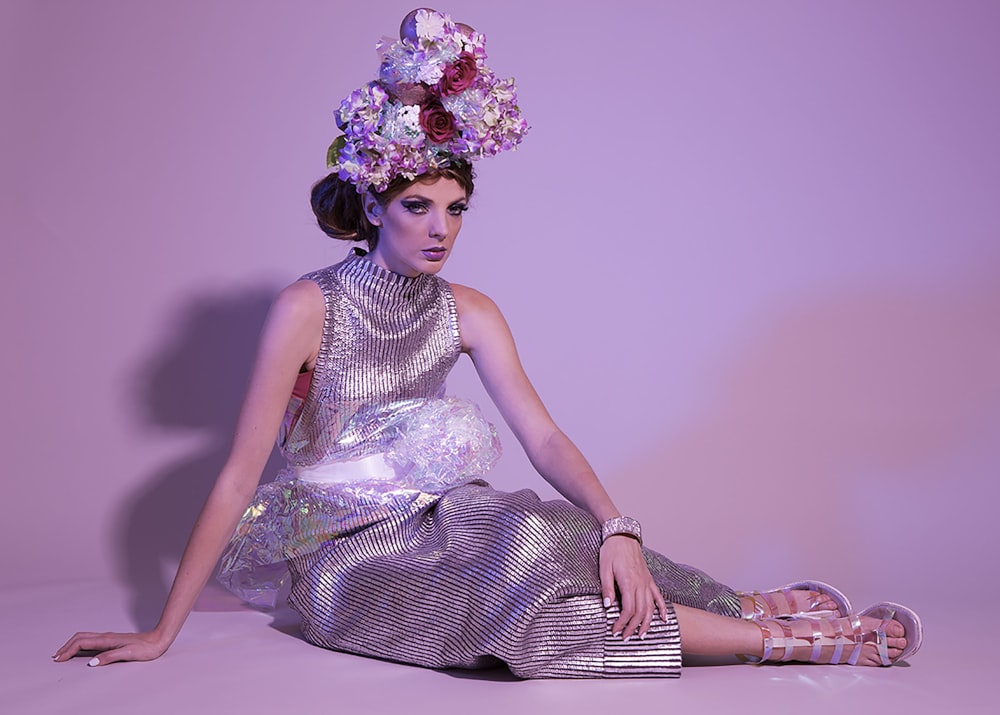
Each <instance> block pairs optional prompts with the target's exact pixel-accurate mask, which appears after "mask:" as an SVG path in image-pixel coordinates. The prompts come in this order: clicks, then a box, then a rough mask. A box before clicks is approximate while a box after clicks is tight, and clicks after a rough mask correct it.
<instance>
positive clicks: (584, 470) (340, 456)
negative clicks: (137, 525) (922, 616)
mask: <svg viewBox="0 0 1000 715" xmlns="http://www.w3.org/2000/svg"><path fill="white" fill-rule="evenodd" d="M400 38H401V39H400V41H399V42H394V43H392V44H391V45H389V46H386V47H383V48H382V53H383V61H382V65H381V67H380V70H379V79H378V80H377V81H375V82H371V83H369V84H368V85H366V86H365V87H363V88H361V89H359V90H357V91H356V92H354V93H352V94H351V95H350V96H349V97H348V98H347V99H345V100H344V102H343V103H342V105H341V108H340V110H339V112H338V125H339V126H340V128H341V130H342V131H343V132H344V135H343V136H341V137H340V138H338V139H337V141H335V142H334V143H333V145H332V146H331V148H330V152H329V155H328V163H329V164H330V166H331V167H332V168H333V169H334V173H331V174H330V175H329V176H328V177H327V178H326V179H324V180H323V181H321V182H319V183H318V184H317V185H316V186H315V187H314V189H313V197H312V198H313V208H314V210H315V212H316V215H317V219H318V222H319V225H320V227H321V228H322V229H323V230H324V231H326V232H327V233H328V234H329V235H331V236H332V237H334V238H339V239H346V240H351V241H362V242H365V243H366V244H367V246H368V251H367V252H365V251H360V250H356V251H355V252H354V253H353V254H352V255H351V256H349V257H348V258H347V259H346V260H344V261H342V262H341V263H338V264H335V265H333V266H330V267H328V268H325V269H322V270H320V271H316V272H315V273H311V274H309V275H307V276H304V277H303V279H301V280H299V281H297V282H296V283H293V284H292V285H291V286H289V287H288V288H286V289H285V290H284V291H282V293H281V294H280V295H279V296H278V298H277V300H276V301H275V303H274V306H273V307H272V309H271V311H270V314H269V316H268V318H267V321H266V324H265V327H264V330H263V334H262V338H261V344H260V349H259V353H258V356H257V361H256V364H255V367H254V371H253V376H252V378H251V382H250V386H249V388H248V392H247V396H246V399H245V402H244V405H243V409H242V411H241V414H240V418H239V421H238V424H237V429H236V434H235V438H234V442H233V446H232V450H231V453H230V456H229V458H228V460H227V461H226V464H225V466H224V467H223V469H222V472H221V473H220V475H219V477H218V479H217V481H216V484H215V486H214V488H213V490H212V492H211V494H210V495H209V497H208V500H207V502H206V504H205V506H204V508H203V510H202V513H201V515H200V516H199V518H198V520H197V522H196V524H195V527H194V530H193V532H192V535H191V538H190V541H189V543H188V546H187V548H186V549H185V553H184V556H183V558H182V560H181V564H180V567H179V569H178V573H177V576H176V578H175V581H174V584H173V587H172V589H171V592H170V595H169V597H168V599H167V603H166V605H165V607H164V611H163V615H162V617H161V619H160V621H159V623H158V624H157V626H156V627H155V628H154V629H153V630H152V631H150V632H148V633H136V634H116V633H78V634H76V635H75V636H73V638H71V639H70V640H69V641H68V642H67V643H66V644H65V645H63V646H62V647H61V648H60V649H59V651H58V652H57V653H56V655H55V656H54V658H55V659H56V660H58V661H65V660H68V659H69V658H71V657H73V656H74V655H76V654H77V653H79V652H80V651H98V652H99V654H98V655H97V656H95V657H94V658H93V659H92V660H91V661H90V665H105V664H108V663H111V662H116V661H122V660H150V659H153V658H156V657H158V656H159V655H161V654H162V653H163V652H164V651H165V650H166V649H167V648H168V647H169V645H170V644H171V642H172V641H173V639H174V638H175V637H176V635H177V633H178V632H179V630H180V628H181V626H182V624H183V622H184V620H185V619H186V617H187V615H188V613H189V612H190V610H191V608H192V606H193V604H194V601H195V599H196V598H197V596H198V593H199V592H200V591H201V589H202V587H203V586H204V584H205V583H206V581H207V580H208V578H209V576H210V574H211V572H212V570H213V568H214V566H215V564H216V562H217V560H218V558H219V555H220V554H222V552H223V551H224V550H226V545H227V542H229V548H228V550H226V554H225V556H224V558H223V570H222V574H221V576H222V579H223V581H224V582H225V583H226V584H227V585H228V586H229V587H230V588H232V589H233V590H234V591H236V592H237V593H239V594H240V595H242V596H243V597H244V598H246V599H247V600H249V601H252V602H258V603H267V602H271V600H272V599H273V594H274V592H275V591H276V590H277V588H278V587H279V586H280V585H281V583H282V582H283V580H284V579H285V577H286V576H288V575H290V577H291V584H292V586H291V594H290V597H289V602H290V604H291V605H292V607H293V608H295V609H296V610H297V611H298V612H299V613H300V614H301V616H302V626H303V634H304V635H305V637H306V639H307V640H309V641H310V642H313V643H315V644H317V645H320V646H324V647H329V648H334V649H338V650H345V651H349V652H355V653H360V654H365V655H374V656H378V657H382V658H387V659H392V660H398V661H401V662H408V663H414V664H418V665H424V666H429V667H466V668H476V667H484V666H487V665H493V664H496V663H498V662H503V663H505V664H506V665H507V666H508V667H510V669H511V670H512V672H514V673H515V674H517V675H520V676H522V677H604V676H636V675H640V676H642V675H667V676H669V675H677V674H679V669H680V659H681V652H682V646H681V640H680V634H681V633H683V634H684V640H683V652H684V653H692V654H702V655H743V656H747V657H748V658H750V659H757V660H803V661H812V662H833V663H841V662H846V663H851V664H859V665H889V664H890V663H892V662H894V661H896V660H898V659H900V658H903V657H907V656H909V655H911V654H913V653H914V652H916V649H917V648H918V647H919V645H920V638H921V632H920V622H919V619H918V618H917V617H916V614H914V613H913V612H912V611H910V610H909V609H906V608H904V607H901V606H896V605H894V604H879V605H877V606H874V607H872V608H870V609H868V610H866V611H863V612H861V613H859V614H851V613H850V610H851V609H850V604H849V602H848V601H847V599H846V598H845V597H844V596H843V594H841V593H840V592H839V591H837V590H836V589H833V588H832V587H830V586H827V585H826V584H821V583H819V582H801V583H798V584H790V585H789V586H787V587H783V588H780V589H775V590H774V591H770V592H765V593H737V592H734V591H733V590H732V589H730V588H728V587H726V586H724V585H722V584H720V583H718V582H716V581H714V580H713V579H711V578H709V577H708V576H706V575H705V574H703V573H701V572H700V571H698V570H696V569H692V568H690V567H685V566H681V565H678V564H674V563H673V562H671V561H669V560H668V559H666V558H664V557H662V556H660V555H659V554H656V553H655V552H652V551H649V550H644V549H643V548H642V546H641V531H640V528H639V525H638V523H637V522H635V521H634V520H633V519H630V518H628V517H624V516H622V515H621V513H620V512H619V510H618V509H617V507H616V506H615V505H614V503H613V502H612V500H611V498H610V497H609V496H608V494H607V492H606V491H605V490H604V488H603V487H602V485H601V483H600V482H599V480H598V479H597V477H596V475H595V474H594V472H593V470H592V469H591V468H590V466H589V465H588V464H587V462H586V460H585V459H584V457H583V456H582V454H581V453H580V452H579V450H578V449H577V448H576V447H575V446H574V445H573V443H572V442H571V441H570V440H569V439H568V438H567V437H566V436H565V435H564V434H563V433H562V432H561V431H560V430H559V428H558V427H557V426H556V425H555V423H554V422H553V421H552V419H551V417H550V416H549V414H548V413H547V411H546V410H545V407H544V405H543V404H542V403H541V401H540V400H539V398H538V395H537V394H536V393H535V391H534V389H533V388H532V386H531V384H530V382H529V381H528V378H527V376H526V375H525V373H524V370H523V368H522V367H521V364H520V361H519V359H518V356H517V352H516V350H515V347H514V341H513V339H512V337H511V334H510V331H509V330H508V328H507V325H506V323H505V321H504V319H503V316H502V315H501V313H500V311H499V310H498V309H497V307H496V306H495V305H494V304H493V303H492V301H490V300H489V299H488V298H487V297H486V296H484V295H483V294H481V293H478V292H477V291H475V290H473V289H471V288H466V287H463V286H459V285H450V284H448V283H446V282H445V281H443V280H441V279H440V278H438V277H437V275H436V274H437V273H438V272H439V271H440V270H441V268H442V267H443V265H444V263H445V261H446V260H447V259H448V257H449V256H450V254H451V251H452V250H453V248H454V244H455V240H456V238H457V236H458V233H459V231H460V229H461V225H462V215H463V213H464V212H465V210H466V209H467V207H468V200H469V197H470V196H471V194H472V192H473V175H472V169H471V165H470V163H469V162H470V161H471V160H474V159H478V158H480V157H482V156H489V155H493V154H496V153H498V152H500V151H503V150H506V149H509V148H513V147H514V146H516V145H517V144H518V143H519V142H520V140H521V138H522V137H523V135H524V133H525V132H526V130H527V125H526V124H525V122H524V120H523V118H522V117H521V114H520V111H519V110H518V108H517V105H516V96H515V92H514V86H513V82H512V81H510V80H500V79H498V78H496V77H495V76H494V75H493V73H492V71H491V70H490V69H489V68H488V66H487V65H486V62H485V60H486V53H485V48H484V39H483V37H482V35H480V34H478V33H476V32H474V31H473V30H472V29H471V28H469V27H468V26H465V25H462V24H458V23H454V22H452V21H451V20H450V18H448V17H447V16H445V15H441V14H439V13H436V12H434V11H432V10H426V9H421V10H417V11H414V12H412V13H410V14H409V15H408V16H407V17H406V18H405V19H404V21H403V25H402V27H401V31H400ZM461 353H465V354H467V355H469V356H470V357H471V359H472V360H473V363H474V364H475V367H476V370H477V372H478V374H479V375H480V377H481V379H482V381H483V384H484V385H485V387H486V389H487V391H488V393H489V394H490V396H491V398H492V399H493V400H494V402H495V403H496V405H497V407H498V408H499V410H500V412H501V414H502V415H503V417H504V419H505V421H506V422H507V423H508V424H509V425H510V427H511V429H512V430H513V432H514V434H515V435H516V436H517V438H518V440H519V441H520V443H521V444H522V446H523V447H524V449H525V451H526V453H527V455H528V456H529V458H530V459H531V462H532V464H533V465H534V466H535V467H536V468H537V470H538V471H539V473H540V474H541V475H542V476H543V477H544V478H545V479H546V480H548V481H549V482H550V483H551V484H552V485H553V486H554V487H555V488H556V489H557V490H558V491H559V492H560V493H561V494H562V495H563V496H565V497H566V498H567V499H568V500H569V501H570V502H572V505H570V504H567V503H566V502H561V501H557V502H546V503H543V502H540V501H539V500H538V498H537V497H536V496H535V495H534V494H533V493H532V492H529V491H523V492H518V493H515V494H505V493H502V492H497V491H495V490H493V489H491V488H490V487H489V486H488V485H487V484H486V483H485V482H483V481H482V480H481V479H480V477H482V475H483V474H485V473H486V471H487V470H488V469H489V468H490V467H491V466H492V464H493V462H494V461H495V460H496V458H497V457H498V456H499V446H498V443H497V441H496V435H495V432H494V430H493V429H492V427H491V426H490V425H489V424H488V423H486V422H485V420H483V418H482V417H481V415H480V414H479V413H478V410H476V408H475V407H474V406H472V405H470V404H468V403H465V402H463V401H461V400H456V399H454V398H447V397H445V396H444V392H443V390H444V380H445V377H446V376H447V374H448V371H449V370H450V369H451V367H452V366H453V365H454V363H455V361H456V360H457V359H458V357H459V355H460V354H461ZM276 437H277V438H278V442H279V445H280V446H281V449H282V451H283V453H284V454H285V456H286V457H287V458H288V460H289V469H288V470H286V472H284V473H283V474H282V476H281V477H279V479H278V480H277V481H276V482H274V483H272V484H268V485H264V486H262V487H259V488H258V487H257V485H258V482H259V480H260V476H261V471H262V469H263V466H264V464H265V462H266V460H267V457H268V455H269V453H270V449H271V444H272V442H273V440H274V439H275V438H276ZM248 504H249V508H248V507H247V505H248ZM241 514H242V518H241V516H240V515H241ZM234 530H235V532H236V535H235V536H233V533H234Z"/></svg>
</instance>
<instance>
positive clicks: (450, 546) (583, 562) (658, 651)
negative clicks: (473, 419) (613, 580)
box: [289, 482, 739, 678]
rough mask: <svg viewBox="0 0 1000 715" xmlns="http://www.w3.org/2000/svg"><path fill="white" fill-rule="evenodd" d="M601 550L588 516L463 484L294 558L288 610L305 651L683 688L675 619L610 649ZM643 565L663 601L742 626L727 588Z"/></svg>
mask: <svg viewBox="0 0 1000 715" xmlns="http://www.w3.org/2000/svg"><path fill="white" fill-rule="evenodd" d="M599 548H600V528H599V526H598V525H597V524H596V523H595V521H594V520H593V518H592V517H591V516H590V515H589V514H587V513H586V512H584V511H582V510H580V509H578V508H576V507H574V506H572V505H570V504H568V503H566V502H563V501H549V502H542V501H540V500H539V499H538V497H537V495H535V493H534V492H532V491H529V490H523V491H519V492H515V493H506V492H498V491H495V490H493V489H491V488H490V487H488V486H487V485H486V484H485V483H481V482H480V483H473V484H468V485H465V486H462V487H458V488H456V489H453V490H451V491H449V492H447V493H445V494H444V495H442V496H441V497H440V498H438V499H436V500H433V501H431V502H430V503H427V501H426V500H417V501H416V502H414V504H413V506H412V507H411V508H410V509H409V510H408V511H401V512H399V513H398V514H397V515H393V516H390V517H388V518H385V519H382V520H380V521H378V522H376V523H374V524H370V525H368V526H365V527H363V528H361V529H359V530H357V531H355V532H353V533H349V534H346V535H343V536H341V537H338V538H335V539H332V540H330V541H328V542H327V543H325V544H324V545H323V546H322V547H321V548H319V549H318V550H316V551H313V552H312V553H309V554H307V555H305V556H299V557H296V558H294V559H293V560H292V561H291V562H290V564H289V566H290V569H291V572H292V579H293V581H292V591H291V595H290V597H289V603H290V604H291V606H292V607H293V608H294V609H295V610H297V611H298V612H299V614H300V615H301V616H302V630H303V634H304V636H305V638H306V640H308V641H309V642H311V643H314V644H316V645H319V646H323V647H326V648H331V649H334V650H340V651H347V652H350V653H358V654H361V655H367V656H374V657H378V658H383V659H388V660H393V661H398V662H403V663H411V664H415V665H421V666H426V667H431V668H484V667H492V666H496V665H499V664H500V663H503V664H505V665H507V667H508V668H509V669H510V670H511V672H513V673H514V674H515V675H517V676H519V677H523V678H589V677H649V676H668V677H669V676H677V675H679V674H680V667H681V647H680V638H681V634H680V631H679V628H678V625H677V619H676V616H675V615H674V612H673V608H672V607H671V608H669V611H670V612H669V613H668V614H667V618H666V619H661V618H659V617H657V618H655V619H654V622H653V626H652V628H651V629H650V631H649V633H648V634H647V635H646V638H645V639H643V640H639V639H638V638H633V639H631V640H630V641H628V642H623V641H622V639H621V637H617V638H615V637H613V636H612V634H611V624H612V623H613V622H614V620H615V619H616V618H617V615H618V610H617V608H614V607H613V608H612V609H610V610H607V609H605V608H604V607H603V604H602V598H601V586H600V577H599V574H598V552H599ZM645 555H646V560H647V563H648V564H649V566H650V570H651V572H652V574H653V577H654V578H655V579H656V582H657V584H658V585H659V586H660V588H661V590H662V591H663V593H664V596H665V598H666V599H667V600H668V601H669V602H671V603H681V604H684V605H689V606H692V607H696V608H701V609H704V610H709V611H713V612H716V613H721V614H723V615H728V616H733V617H738V616H739V601H738V599H737V597H736V595H735V594H734V593H733V591H732V589H730V588H728V587H726V586H723V585H722V584H719V583H717V582H716V581H714V580H712V579H711V578H709V577H708V576H706V575H705V574H704V573H702V572H701V571H698V570H697V569H693V568H690V567H687V566H683V565H680V564H675V563H673V562H672V561H670V560H669V559H667V558H665V557H663V556H661V555H660V554H657V553H656V552H653V551H649V550H646V551H645Z"/></svg>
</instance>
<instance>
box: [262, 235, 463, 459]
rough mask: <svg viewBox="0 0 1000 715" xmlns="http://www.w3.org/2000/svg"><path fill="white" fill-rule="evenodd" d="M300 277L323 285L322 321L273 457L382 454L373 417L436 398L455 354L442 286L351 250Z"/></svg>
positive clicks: (447, 294) (451, 307)
mask: <svg viewBox="0 0 1000 715" xmlns="http://www.w3.org/2000/svg"><path fill="white" fill-rule="evenodd" d="M303 279H305V280H311V281H314V282H315V283H316V284H317V285H319V287H320V288H321V289H322V291H323V296H324V298H325V300H326V322H325V324H324V328H323V340H322V342H321V343H320V349H319V355H318V357H317V359H316V366H315V369H314V370H313V377H312V383H311V385H310V388H309V394H308V395H307V396H306V398H305V401H304V402H303V404H302V405H301V407H300V408H299V409H298V410H297V412H292V414H291V415H288V416H287V419H286V423H287V427H286V429H285V430H284V431H283V433H282V435H281V438H280V442H281V443H280V445H279V446H280V447H281V449H282V454H283V455H284V456H285V458H286V459H288V461H289V463H290V464H293V465H305V464H318V463H321V462H324V461H328V460H330V459H351V458H355V457H360V456H364V455H366V454H372V453H375V452H381V451H383V450H384V447H385V442H386V440H385V439H384V435H382V434H381V433H380V432H379V429H378V426H379V424H380V420H379V419H373V418H372V415H373V413H377V412H378V411H379V410H380V409H381V408H383V407H384V406H385V405H387V404H388V403H392V402H397V401H400V400H405V399H408V398H424V397H441V396H442V395H443V394H444V385H445V379H446V378H447V377H448V373H449V372H450V371H451V368H452V367H453V366H454V365H455V362H456V361H457V360H458V356H459V354H460V353H461V350H462V338H461V335H460V334H459V332H458V312H457V311H456V309H455V298H454V296H453V295H452V293H451V286H449V285H448V284H447V283H446V282H445V281H443V280H442V279H440V278H438V277H437V276H432V275H428V274H421V275H419V276H417V277H415V278H408V277H406V276H401V275H398V274H395V273H392V272H390V271H387V270H385V269H383V268H381V267H379V266H377V265H375V264H374V263H372V262H371V261H369V260H368V259H366V258H364V257H363V256H361V255H358V254H357V253H355V254H353V255H351V256H350V257H348V258H347V260H345V261H343V262H341V263H338V264H336V265H334V266H330V267H329V268H325V269H323V270H320V271H316V272H315V273H310V274H308V275H305V276H303ZM290 407H293V406H290ZM359 425H360V426H359Z"/></svg>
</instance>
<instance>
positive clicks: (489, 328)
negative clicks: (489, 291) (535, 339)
mask: <svg viewBox="0 0 1000 715" xmlns="http://www.w3.org/2000/svg"><path fill="white" fill-rule="evenodd" d="M451 289H452V293H453V294H454V295H455V307H456V309H457V310H458V325H459V331H460V332H461V333H462V349H463V350H465V351H466V352H475V351H476V349H477V348H480V347H485V346H487V345H491V344H493V345H495V344H496V341H497V340H498V339H499V340H502V341H508V340H510V329H509V328H508V327H507V321H506V320H504V317H503V314H502V313H501V312H500V308H498V307H497V304H496V303H494V302H493V300H492V299H491V298H490V297H489V296H488V295H486V294H485V293H482V292H480V291H478V290H476V289H475V288H469V287H468V286H463V285H457V284H454V283H453V284H452V286H451Z"/></svg>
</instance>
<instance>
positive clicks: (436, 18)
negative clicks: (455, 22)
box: [416, 10, 444, 40]
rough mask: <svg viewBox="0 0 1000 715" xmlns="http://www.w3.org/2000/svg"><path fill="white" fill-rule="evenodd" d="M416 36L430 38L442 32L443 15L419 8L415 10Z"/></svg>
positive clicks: (438, 35)
mask: <svg viewBox="0 0 1000 715" xmlns="http://www.w3.org/2000/svg"><path fill="white" fill-rule="evenodd" d="M416 24H417V37H419V38H420V39H422V40H424V39H426V40H432V39H434V38H437V37H440V36H441V35H443V34H444V17H443V16H441V15H439V14H438V13H436V12H428V11H427V10H420V11H418V12H417V17H416Z"/></svg>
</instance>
